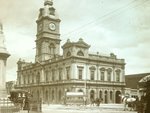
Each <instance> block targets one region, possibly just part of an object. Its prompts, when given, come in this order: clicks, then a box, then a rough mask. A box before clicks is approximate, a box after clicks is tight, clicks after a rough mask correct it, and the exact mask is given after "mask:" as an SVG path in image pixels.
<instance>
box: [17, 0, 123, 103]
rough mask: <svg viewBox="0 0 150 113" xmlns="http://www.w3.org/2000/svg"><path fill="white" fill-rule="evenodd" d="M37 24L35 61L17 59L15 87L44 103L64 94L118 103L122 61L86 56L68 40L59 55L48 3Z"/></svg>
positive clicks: (82, 48)
mask: <svg viewBox="0 0 150 113" xmlns="http://www.w3.org/2000/svg"><path fill="white" fill-rule="evenodd" d="M36 22H37V35H36V36H37V38H36V56H35V62H34V63H32V62H25V61H24V60H21V59H20V60H19V61H18V62H17V64H18V71H17V88H22V89H26V90H28V91H30V92H31V93H32V94H33V97H34V98H38V99H39V98H42V100H43V102H44V103H55V104H56V103H63V98H64V96H65V93H66V92H67V91H70V92H84V94H85V95H87V101H88V102H90V99H95V98H97V97H98V98H103V103H120V102H121V99H120V96H119V95H120V94H123V93H124V88H125V78H124V71H125V61H124V59H118V58H117V56H116V55H114V54H113V53H111V54H110V55H108V56H103V55H101V54H90V53H89V48H90V45H89V44H87V43H86V42H84V41H83V39H81V38H80V39H79V40H78V41H77V42H71V41H70V40H69V39H68V40H67V42H66V43H65V44H64V45H63V46H62V49H63V54H62V55H60V41H61V39H60V30H59V28H60V22H61V20H60V19H59V17H58V15H57V13H56V11H55V8H54V7H53V2H52V1H49V0H47V1H45V2H44V8H41V9H40V14H39V17H38V20H37V21H36Z"/></svg>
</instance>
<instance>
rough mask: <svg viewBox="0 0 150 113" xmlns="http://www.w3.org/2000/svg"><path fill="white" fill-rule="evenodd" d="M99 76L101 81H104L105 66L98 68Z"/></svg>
mask: <svg viewBox="0 0 150 113" xmlns="http://www.w3.org/2000/svg"><path fill="white" fill-rule="evenodd" d="M100 73H101V75H100V78H101V81H104V80H105V68H101V69H100Z"/></svg>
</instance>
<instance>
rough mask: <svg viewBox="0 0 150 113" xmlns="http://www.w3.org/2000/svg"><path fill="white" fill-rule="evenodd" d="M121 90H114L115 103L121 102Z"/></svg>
mask: <svg viewBox="0 0 150 113" xmlns="http://www.w3.org/2000/svg"><path fill="white" fill-rule="evenodd" d="M120 95H121V92H120V91H116V95H115V98H116V103H121V96H120Z"/></svg>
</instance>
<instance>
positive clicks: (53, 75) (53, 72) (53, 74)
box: [52, 70, 55, 81]
mask: <svg viewBox="0 0 150 113" xmlns="http://www.w3.org/2000/svg"><path fill="white" fill-rule="evenodd" d="M54 77H55V70H52V81H54V80H55V78H54Z"/></svg>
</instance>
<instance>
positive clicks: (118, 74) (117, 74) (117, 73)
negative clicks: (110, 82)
mask: <svg viewBox="0 0 150 113" xmlns="http://www.w3.org/2000/svg"><path fill="white" fill-rule="evenodd" d="M116 81H117V82H119V81H120V72H116Z"/></svg>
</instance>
